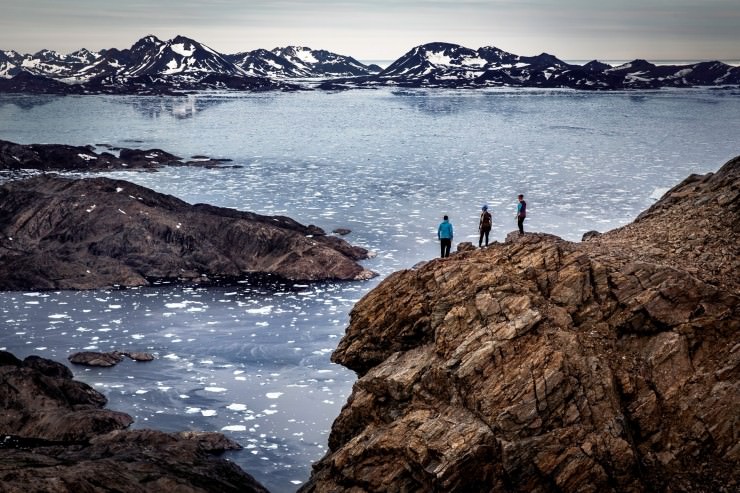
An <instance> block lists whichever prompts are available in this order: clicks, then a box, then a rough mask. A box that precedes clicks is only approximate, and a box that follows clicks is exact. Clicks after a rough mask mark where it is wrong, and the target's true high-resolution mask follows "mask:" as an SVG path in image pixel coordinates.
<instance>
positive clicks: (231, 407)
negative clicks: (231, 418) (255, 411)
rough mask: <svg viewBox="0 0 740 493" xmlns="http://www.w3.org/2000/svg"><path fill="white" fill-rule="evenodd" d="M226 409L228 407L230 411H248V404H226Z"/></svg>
mask: <svg viewBox="0 0 740 493" xmlns="http://www.w3.org/2000/svg"><path fill="white" fill-rule="evenodd" d="M226 409H228V410H230V411H246V410H247V406H246V404H236V403H233V404H229V405H228V406H226Z"/></svg>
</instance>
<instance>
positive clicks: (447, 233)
mask: <svg viewBox="0 0 740 493" xmlns="http://www.w3.org/2000/svg"><path fill="white" fill-rule="evenodd" d="M437 238H439V239H440V240H441V239H443V238H448V239H450V240H451V239H452V223H450V222H449V221H448V220H444V221H442V222H441V223H439V228H437Z"/></svg>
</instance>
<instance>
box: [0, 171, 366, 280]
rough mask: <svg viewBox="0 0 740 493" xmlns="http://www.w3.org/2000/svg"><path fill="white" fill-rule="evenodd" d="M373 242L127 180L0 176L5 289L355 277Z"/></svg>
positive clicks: (361, 274) (0, 261)
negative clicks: (353, 241)
mask: <svg viewBox="0 0 740 493" xmlns="http://www.w3.org/2000/svg"><path fill="white" fill-rule="evenodd" d="M363 258H367V251H366V250H365V249H363V248H359V247H353V246H351V245H350V244H349V243H347V242H345V241H344V240H342V239H340V238H337V237H335V236H327V235H325V234H324V231H323V230H321V229H320V228H318V227H316V226H303V225H301V224H299V223H297V222H296V221H294V220H292V219H290V218H287V217H283V216H261V215H258V214H253V213H249V212H241V211H237V210H233V209H225V208H220V207H214V206H209V205H205V204H196V205H190V204H187V203H185V202H183V201H182V200H179V199H177V198H175V197H172V196H170V195H164V194H160V193H157V192H154V191H152V190H149V189H147V188H144V187H141V186H139V185H135V184H133V183H129V182H126V181H122V180H111V179H108V178H89V179H68V178H61V177H55V176H48V175H47V176H37V177H34V178H30V179H27V180H18V181H13V182H9V183H6V184H4V185H2V186H0V289H6V290H11V289H12V290H21V289H90V288H100V287H108V286H113V285H120V286H142V285H148V284H150V283H152V282H154V281H160V280H167V281H183V282H198V283H203V284H207V283H213V282H235V281H238V280H242V279H244V278H249V277H250V276H259V275H273V276H276V277H279V278H283V279H288V280H296V281H298V280H300V281H317V280H330V279H337V280H352V279H364V278H368V277H371V276H372V275H373V274H372V273H371V272H369V271H367V270H365V269H363V267H362V266H360V265H359V264H358V263H357V260H360V259H363Z"/></svg>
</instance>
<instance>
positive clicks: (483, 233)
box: [478, 229, 491, 247]
mask: <svg viewBox="0 0 740 493" xmlns="http://www.w3.org/2000/svg"><path fill="white" fill-rule="evenodd" d="M490 232H491V230H490V229H489V230H481V232H480V238H478V247H481V246H482V245H483V237H485V238H486V246H488V234H489V233H490Z"/></svg>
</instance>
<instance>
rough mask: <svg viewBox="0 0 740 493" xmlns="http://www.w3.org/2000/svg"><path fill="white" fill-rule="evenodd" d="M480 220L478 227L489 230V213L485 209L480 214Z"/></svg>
mask: <svg viewBox="0 0 740 493" xmlns="http://www.w3.org/2000/svg"><path fill="white" fill-rule="evenodd" d="M481 216H482V217H481V221H480V229H482V230H483V231H486V230H490V229H491V213H490V212H488V211H485V212H484V213H483V214H481Z"/></svg>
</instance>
